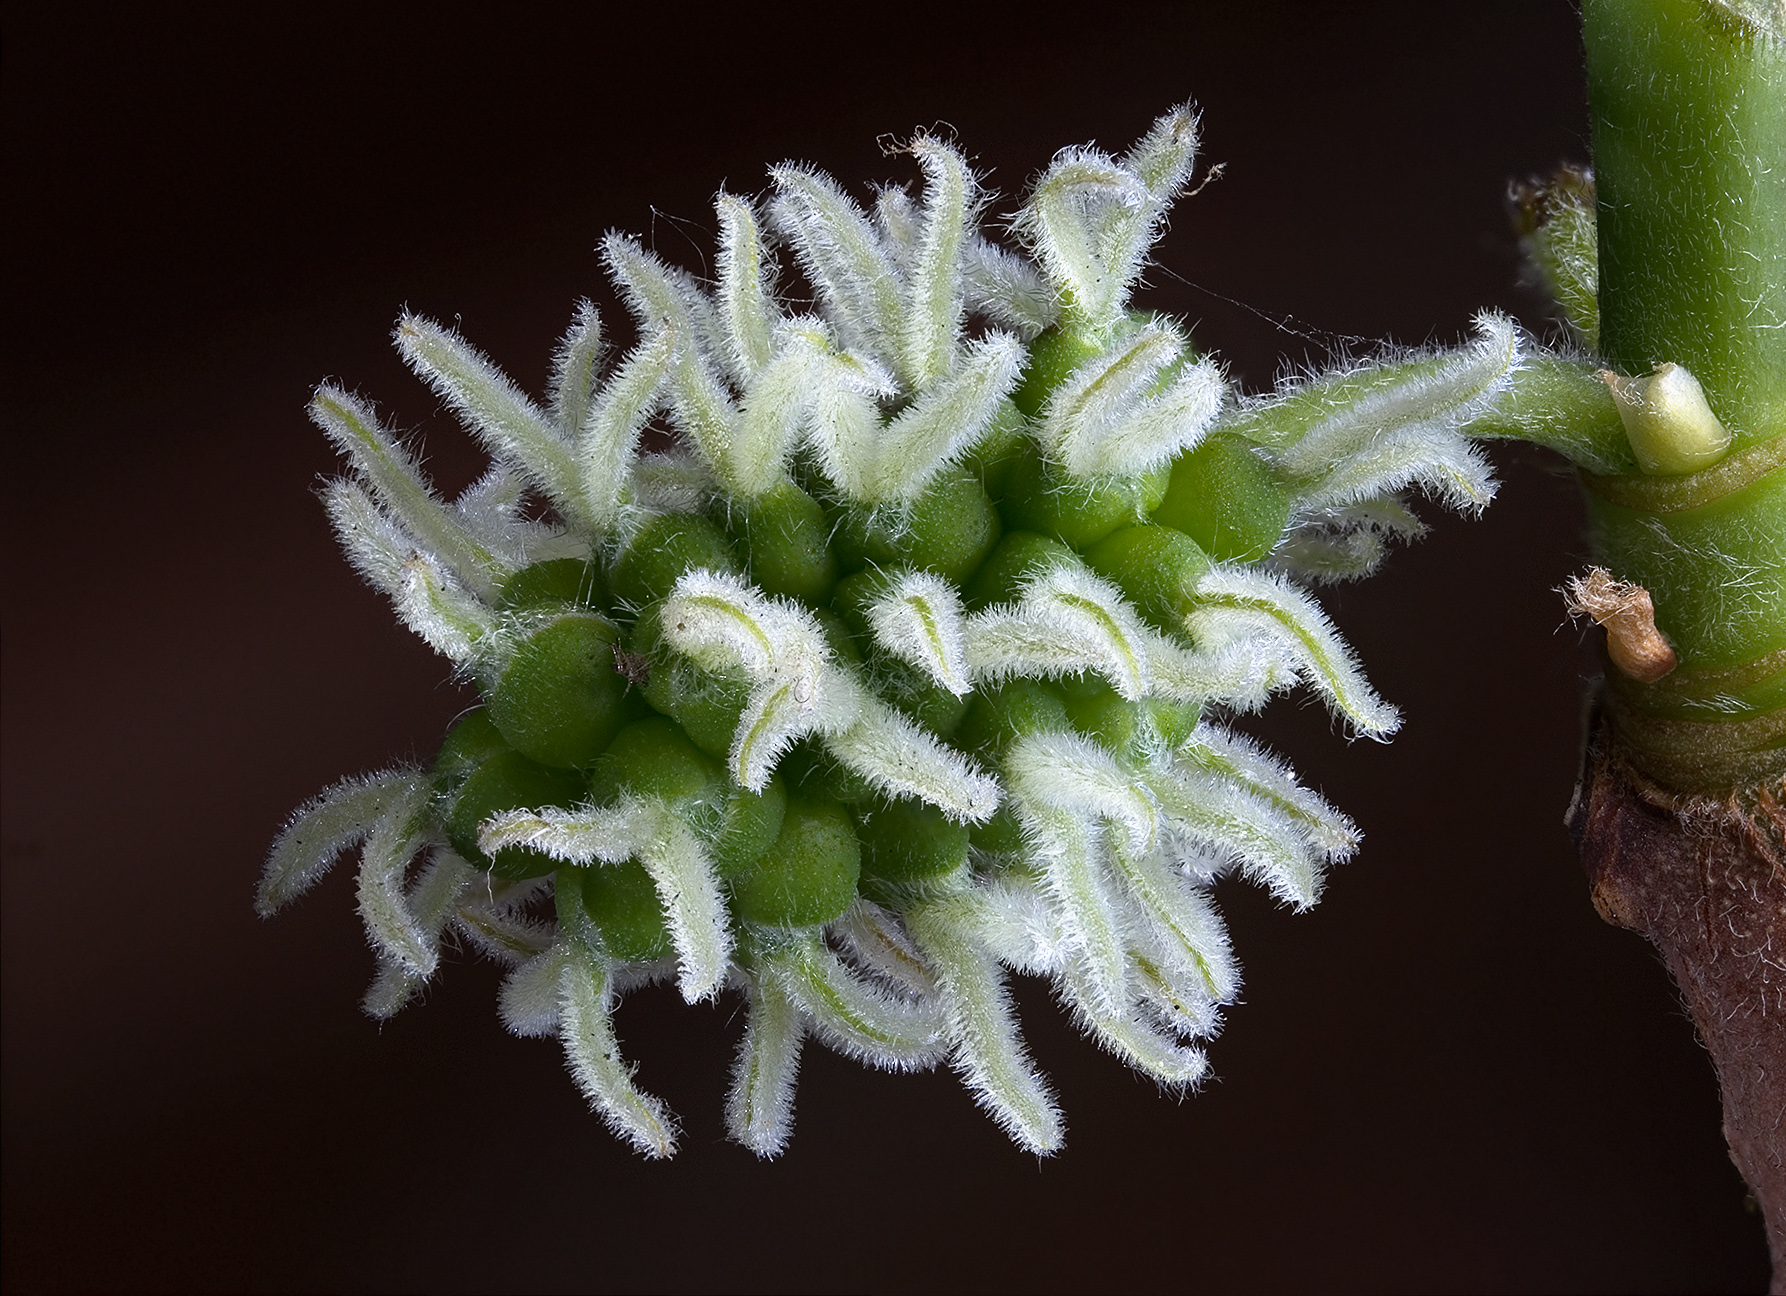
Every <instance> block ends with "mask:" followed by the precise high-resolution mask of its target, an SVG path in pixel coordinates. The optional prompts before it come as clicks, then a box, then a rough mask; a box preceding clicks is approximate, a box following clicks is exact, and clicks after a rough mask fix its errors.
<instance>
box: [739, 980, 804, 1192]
mask: <svg viewBox="0 0 1786 1296" xmlns="http://www.w3.org/2000/svg"><path fill="white" fill-rule="evenodd" d="M739 979H740V980H741V981H742V982H743V985H744V997H745V1001H746V1003H747V1004H748V1006H749V1008H748V1013H747V1015H746V1017H745V1022H744V1039H743V1040H742V1041H741V1042H740V1043H739V1045H738V1060H737V1061H736V1062H735V1063H733V1065H732V1087H731V1089H730V1090H729V1091H727V1093H726V1129H727V1130H728V1131H729V1132H730V1133H731V1135H732V1137H733V1138H735V1139H737V1140H738V1142H740V1143H742V1144H744V1146H745V1147H747V1148H749V1149H750V1150H751V1151H752V1152H755V1153H756V1154H757V1155H758V1156H760V1157H763V1158H765V1159H767V1158H769V1157H775V1156H780V1155H781V1153H782V1152H783V1151H784V1150H785V1149H786V1147H787V1145H788V1138H789V1136H790V1135H791V1134H792V1133H793V1129H794V1082H795V1080H796V1079H798V1077H799V1073H800V1043H801V1040H802V1039H803V1038H804V1036H805V1034H806V1031H805V1027H804V1025H803V1024H802V1022H801V1020H800V1010H799V1009H798V1008H797V1007H796V1006H795V1005H794V1003H793V1001H792V1000H791V999H790V998H789V997H788V995H787V994H786V992H785V991H784V990H783V989H782V986H781V984H780V982H779V981H778V980H777V979H776V978H775V977H773V976H768V975H763V974H757V975H751V974H750V973H743V974H741V975H740V977H739Z"/></svg>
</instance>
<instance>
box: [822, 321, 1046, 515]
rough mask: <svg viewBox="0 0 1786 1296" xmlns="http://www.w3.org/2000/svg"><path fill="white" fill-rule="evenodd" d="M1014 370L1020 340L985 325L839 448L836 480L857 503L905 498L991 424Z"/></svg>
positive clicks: (1013, 381) (1018, 369) (1017, 370)
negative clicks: (928, 382)
mask: <svg viewBox="0 0 1786 1296" xmlns="http://www.w3.org/2000/svg"><path fill="white" fill-rule="evenodd" d="M1022 372H1023V345H1022V343H1020V342H1018V341H1017V339H1016V338H1015V337H1013V336H1012V335H1011V334H1009V333H991V334H988V335H987V336H986V337H983V338H981V339H979V340H978V341H976V342H974V343H972V344H971V345H969V346H968V347H967V348H966V350H965V351H964V353H963V355H962V358H961V364H960V365H959V367H958V368H957V369H956V370H955V372H954V373H953V374H952V375H951V376H950V377H948V378H947V379H946V380H943V381H940V382H938V383H937V384H935V385H934V386H932V387H930V388H929V389H928V390H926V391H925V392H924V394H923V395H921V396H919V397H918V399H917V401H916V402H915V403H914V404H913V405H912V407H911V408H910V409H907V410H905V411H903V412H902V413H901V414H899V415H898V417H896V418H895V419H894V420H893V421H892V422H891V423H888V424H886V425H885V426H884V427H882V428H880V429H878V432H877V435H876V437H875V438H874V440H873V441H872V442H869V443H867V444H859V446H858V448H857V449H856V451H855V453H854V454H853V455H851V456H849V458H848V459H847V460H846V459H845V458H844V457H843V456H842V455H840V457H839V467H840V468H841V469H842V471H843V476H842V477H841V478H840V480H839V482H838V484H839V485H840V486H842V487H843V489H844V491H845V492H846V493H847V494H848V495H850V496H851V497H852V498H854V499H857V500H861V501H863V502H864V503H869V504H888V503H892V504H898V503H908V504H909V503H910V502H911V501H912V500H915V499H916V498H917V497H918V496H919V495H921V494H922V493H923V491H924V488H925V487H926V486H928V485H929V484H930V483H931V481H932V480H933V479H934V478H935V477H936V475H937V473H939V472H940V471H942V469H943V468H944V467H945V466H947V465H948V464H949V463H950V462H952V461H953V460H954V459H955V458H956V457H957V456H958V455H960V454H961V453H962V452H963V451H965V450H967V449H968V448H969V447H971V446H972V445H973V444H974V443H975V442H976V441H978V440H979V439H980V437H981V436H982V435H984V434H985V432H986V430H987V428H989V427H991V426H992V421H993V418H994V417H995V416H996V415H997V414H998V411H999V403H1000V402H1001V401H1003V400H1004V399H1005V397H1007V396H1009V395H1010V394H1011V390H1012V389H1013V388H1014V387H1016V386H1017V379H1018V377H1019V376H1020V375H1021V374H1022Z"/></svg>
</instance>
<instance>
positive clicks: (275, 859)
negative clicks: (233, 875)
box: [254, 768, 423, 918]
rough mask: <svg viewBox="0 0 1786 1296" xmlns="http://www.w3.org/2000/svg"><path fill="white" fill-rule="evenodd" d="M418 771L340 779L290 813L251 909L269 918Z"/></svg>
mask: <svg viewBox="0 0 1786 1296" xmlns="http://www.w3.org/2000/svg"><path fill="white" fill-rule="evenodd" d="M422 777H423V776H422V774H421V771H419V770H416V769H410V768H399V769H393V770H384V771H382V772H380V773H377V774H365V775H361V776H359V777H357V778H344V779H342V780H341V781H340V782H339V783H335V784H332V785H331V786H329V787H327V788H325V789H324V790H323V791H321V792H319V793H318V794H317V795H316V796H313V797H311V798H310V799H309V800H308V801H306V802H305V803H304V804H303V805H301V806H299V807H298V808H297V809H296V810H294V811H292V814H291V817H290V818H289V819H287V820H286V821H285V827H284V828H283V829H282V830H281V831H280V833H279V836H278V837H276V838H275V839H274V840H273V847H272V849H271V850H269V851H268V852H267V862H266V864H265V865H264V866H262V868H261V874H260V885H259V887H258V888H256V890H255V894H254V911H255V912H256V913H258V914H259V915H260V916H261V917H263V918H270V917H272V916H273V915H274V914H275V913H277V912H278V911H279V910H280V909H281V908H283V907H284V906H285V905H287V904H290V903H291V902H292V901H293V900H295V899H297V898H298V897H299V896H301V895H302V894H304V892H306V891H308V890H309V889H310V888H311V887H312V886H314V885H315V884H316V882H317V880H318V879H319V878H321V877H322V875H323V874H324V873H326V872H328V871H329V866H330V865H332V864H333V863H334V862H335V859H336V857H337V856H339V855H340V854H341V853H342V852H343V851H345V850H349V849H351V848H352V847H354V846H357V845H359V844H360V843H361V842H362V841H364V840H365V839H366V836H367V834H368V833H370V832H371V831H372V829H373V828H374V826H376V825H377V824H378V823H379V821H380V820H382V819H383V818H384V817H385V816H386V814H387V813H388V812H389V810H390V808H391V806H392V805H393V804H394V803H395V802H396V801H397V799H398V798H399V797H402V796H404V795H405V794H406V793H407V792H408V791H409V790H410V789H411V788H413V786H414V784H415V781H416V780H417V779H419V778H422Z"/></svg>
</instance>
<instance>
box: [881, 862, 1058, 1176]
mask: <svg viewBox="0 0 1786 1296" xmlns="http://www.w3.org/2000/svg"><path fill="white" fill-rule="evenodd" d="M906 925H907V928H908V930H909V931H910V932H911V934H912V939H913V940H915V941H916V942H917V943H918V948H919V949H921V950H923V951H924V956H925V958H926V959H928V960H929V962H930V965H931V967H932V968H933V969H935V971H936V978H937V983H938V984H939V985H940V986H941V987H942V995H943V1007H944V1011H945V1012H946V1013H947V1014H948V1020H949V1039H950V1042H951V1044H952V1045H953V1050H952V1053H951V1058H950V1061H951V1063H952V1064H953V1065H954V1067H955V1070H956V1073H957V1074H959V1075H960V1076H961V1079H962V1083H963V1084H965V1085H967V1087H968V1088H969V1089H970V1090H971V1091H972V1092H973V1094H974V1098H975V1100H976V1101H977V1102H978V1103H979V1104H980V1106H981V1107H983V1108H985V1109H986V1111H987V1112H989V1113H990V1114H991V1116H992V1118H993V1119H994V1120H995V1121H997V1122H998V1123H999V1125H1000V1126H1001V1127H1002V1128H1003V1129H1004V1131H1005V1132H1006V1133H1007V1134H1009V1135H1010V1136H1011V1137H1012V1139H1014V1140H1015V1141H1016V1142H1017V1143H1019V1144H1020V1145H1022V1146H1023V1147H1025V1148H1028V1149H1029V1150H1030V1151H1032V1152H1034V1153H1036V1154H1037V1155H1038V1156H1047V1155H1049V1154H1051V1153H1054V1152H1058V1151H1059V1150H1060V1147H1061V1143H1062V1141H1063V1138H1064V1134H1065V1130H1064V1128H1063V1126H1062V1122H1061V1115H1060V1108H1059V1107H1058V1106H1057V1105H1056V1104H1055V1101H1054V1095H1053V1094H1052V1093H1050V1092H1049V1089H1048V1085H1047V1083H1046V1082H1045V1081H1044V1080H1043V1079H1042V1077H1041V1076H1040V1075H1038V1074H1037V1073H1036V1070H1035V1068H1034V1067H1033V1066H1032V1065H1031V1064H1030V1060H1029V1058H1028V1056H1027V1055H1026V1054H1025V1051H1024V1048H1023V1042H1022V1040H1021V1039H1020V1038H1019V1036H1018V1031H1017V1020H1016V1016H1015V1014H1014V1013H1013V1012H1012V1010H1011V996H1010V992H1009V991H1008V990H1006V988H1005V977H1004V969H1002V968H1001V967H999V965H998V964H997V963H996V962H995V961H994V960H993V959H992V958H990V957H988V955H987V954H986V952H985V950H984V949H982V948H981V946H980V943H979V941H978V940H977V939H976V938H975V936H974V935H973V930H972V927H973V897H972V895H971V893H968V894H963V895H958V896H951V897H948V898H946V899H940V900H931V901H925V902H924V903H922V904H919V905H916V906H914V907H913V908H912V909H911V910H910V911H909V912H908V913H907V914H906Z"/></svg>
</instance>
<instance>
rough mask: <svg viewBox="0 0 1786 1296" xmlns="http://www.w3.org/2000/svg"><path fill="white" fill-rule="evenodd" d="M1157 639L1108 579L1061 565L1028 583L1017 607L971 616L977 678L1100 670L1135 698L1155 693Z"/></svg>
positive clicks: (970, 645)
mask: <svg viewBox="0 0 1786 1296" xmlns="http://www.w3.org/2000/svg"><path fill="white" fill-rule="evenodd" d="M1156 638H1158V636H1157V635H1153V634H1152V633H1151V632H1150V631H1148V630H1147V628H1146V627H1145V626H1143V625H1142V624H1141V621H1140V618H1139V617H1137V616H1136V614H1135V610H1134V609H1133V608H1131V607H1130V606H1129V605H1128V603H1127V602H1126V601H1125V600H1124V599H1123V597H1122V594H1121V592H1120V591H1118V590H1117V589H1116V587H1115V586H1113V585H1111V584H1110V583H1109V582H1108V581H1105V580H1102V579H1101V578H1099V577H1097V576H1094V575H1092V573H1091V572H1089V571H1087V570H1086V569H1085V568H1083V567H1072V566H1065V565H1063V566H1057V567H1050V568H1048V569H1047V570H1045V571H1042V572H1039V573H1037V574H1036V575H1035V576H1033V577H1031V578H1030V579H1029V580H1028V581H1026V582H1025V583H1024V586H1023V590H1022V593H1021V595H1020V596H1019V598H1018V600H1017V602H1016V603H1015V604H999V605H995V606H993V607H989V608H987V609H986V610H985V611H983V612H979V613H976V614H975V615H974V616H972V617H970V618H969V619H968V621H967V625H966V640H967V660H968V665H969V667H970V668H971V669H972V670H973V672H974V675H975V676H976V677H977V678H980V679H984V680H987V681H991V682H997V681H999V680H1004V679H1009V678H1011V677H1012V676H1018V675H1022V676H1037V675H1051V676H1058V675H1071V674H1075V673H1077V672H1079V671H1095V672H1097V673H1098V674H1100V675H1102V676H1103V677H1104V678H1105V679H1107V680H1109V681H1110V686H1111V687H1112V688H1114V689H1115V690H1116V691H1117V692H1118V693H1119V694H1121V695H1122V696H1123V697H1124V698H1126V699H1128V700H1129V701H1137V700H1139V699H1140V698H1143V697H1145V696H1147V694H1148V692H1149V691H1150V690H1151V688H1152V668H1151V664H1150V660H1149V656H1150V654H1149V646H1150V645H1151V644H1152V642H1153V640H1154V639H1156Z"/></svg>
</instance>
